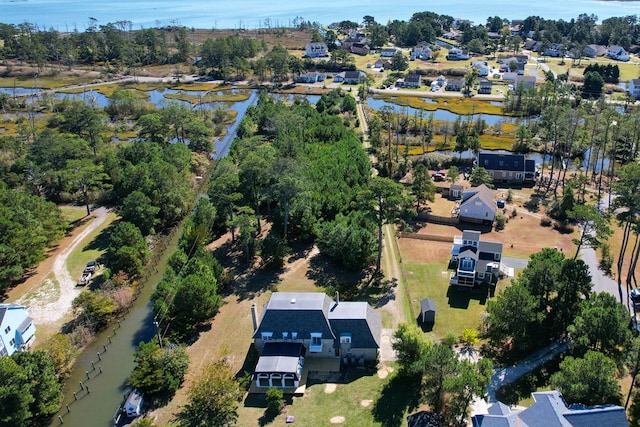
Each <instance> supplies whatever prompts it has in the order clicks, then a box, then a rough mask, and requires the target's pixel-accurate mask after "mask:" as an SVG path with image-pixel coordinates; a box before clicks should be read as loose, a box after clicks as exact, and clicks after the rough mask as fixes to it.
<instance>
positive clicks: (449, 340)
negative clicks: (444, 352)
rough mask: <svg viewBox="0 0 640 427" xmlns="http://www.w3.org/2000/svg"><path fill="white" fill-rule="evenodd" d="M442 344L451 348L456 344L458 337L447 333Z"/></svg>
mask: <svg viewBox="0 0 640 427" xmlns="http://www.w3.org/2000/svg"><path fill="white" fill-rule="evenodd" d="M444 343H445V344H446V345H448V346H449V347H453V346H454V345H456V344H458V336H457V335H456V334H454V333H453V332H449V333H447V335H445V336H444Z"/></svg>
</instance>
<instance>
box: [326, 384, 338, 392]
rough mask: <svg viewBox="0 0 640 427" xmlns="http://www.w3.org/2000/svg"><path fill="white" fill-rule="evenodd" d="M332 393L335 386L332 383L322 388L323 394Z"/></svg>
mask: <svg viewBox="0 0 640 427" xmlns="http://www.w3.org/2000/svg"><path fill="white" fill-rule="evenodd" d="M334 391H336V385H335V384H333V383H329V384H327V385H326V386H324V392H325V393H326V394H331V393H333V392H334Z"/></svg>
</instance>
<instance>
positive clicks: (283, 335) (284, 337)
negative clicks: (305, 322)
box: [282, 332, 289, 340]
mask: <svg viewBox="0 0 640 427" xmlns="http://www.w3.org/2000/svg"><path fill="white" fill-rule="evenodd" d="M288 338H289V332H283V333H282V339H283V340H286V339H288Z"/></svg>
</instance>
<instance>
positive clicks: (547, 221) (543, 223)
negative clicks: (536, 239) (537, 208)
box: [540, 216, 552, 227]
mask: <svg viewBox="0 0 640 427" xmlns="http://www.w3.org/2000/svg"><path fill="white" fill-rule="evenodd" d="M551 224H552V221H551V218H549V217H548V216H545V217H544V218H541V219H540V225H541V226H543V227H551Z"/></svg>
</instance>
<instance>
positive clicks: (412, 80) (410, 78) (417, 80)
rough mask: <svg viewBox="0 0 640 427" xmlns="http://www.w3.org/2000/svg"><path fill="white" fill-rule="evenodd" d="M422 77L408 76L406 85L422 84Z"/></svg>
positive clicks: (405, 79) (418, 75)
mask: <svg viewBox="0 0 640 427" xmlns="http://www.w3.org/2000/svg"><path fill="white" fill-rule="evenodd" d="M421 80H422V76H420V74H407V75H406V76H405V78H404V82H405V83H408V82H410V83H420V81H421Z"/></svg>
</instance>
